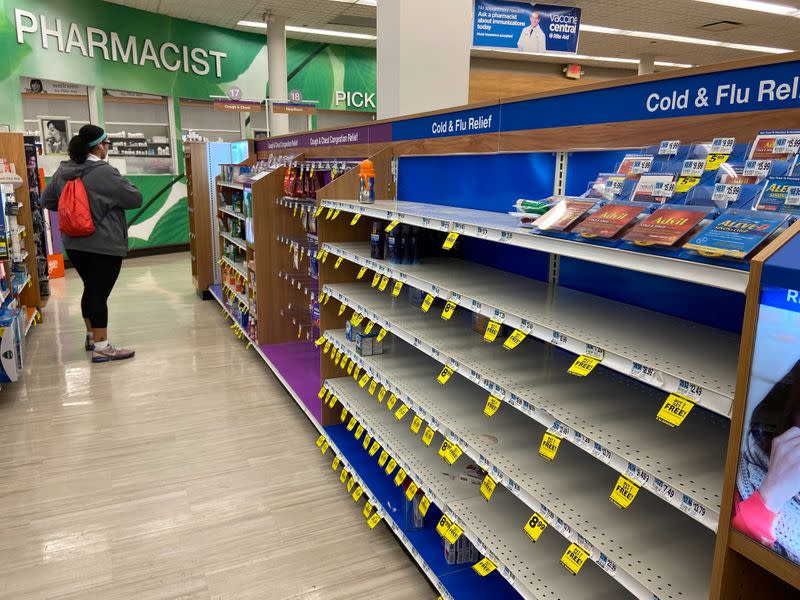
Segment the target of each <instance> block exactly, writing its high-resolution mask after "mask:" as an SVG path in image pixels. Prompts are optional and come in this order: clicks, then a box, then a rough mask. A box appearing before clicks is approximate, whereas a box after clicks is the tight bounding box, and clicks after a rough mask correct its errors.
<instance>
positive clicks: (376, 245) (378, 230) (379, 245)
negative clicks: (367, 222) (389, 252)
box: [369, 219, 385, 260]
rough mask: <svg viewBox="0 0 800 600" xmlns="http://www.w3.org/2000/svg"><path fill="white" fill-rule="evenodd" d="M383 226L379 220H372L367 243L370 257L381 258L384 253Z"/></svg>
mask: <svg viewBox="0 0 800 600" xmlns="http://www.w3.org/2000/svg"><path fill="white" fill-rule="evenodd" d="M383 229H384V227H383V222H382V221H379V220H377V219H376V220H375V221H373V222H372V234H371V235H370V236H369V237H370V243H369V255H370V257H371V258H377V259H378V260H383V258H384V254H383V250H384V235H385V232H384V230H383Z"/></svg>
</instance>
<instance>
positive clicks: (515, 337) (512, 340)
mask: <svg viewBox="0 0 800 600" xmlns="http://www.w3.org/2000/svg"><path fill="white" fill-rule="evenodd" d="M526 337H528V334H527V333H525V332H524V331H520V330H519V329H515V330H514V331H512V332H511V335H510V336H508V337H507V338H506V341H505V342H503V348H505V349H506V350H513V349H514V348H516V347H517V346H519V345H520V343H522V340H524V339H525V338H526Z"/></svg>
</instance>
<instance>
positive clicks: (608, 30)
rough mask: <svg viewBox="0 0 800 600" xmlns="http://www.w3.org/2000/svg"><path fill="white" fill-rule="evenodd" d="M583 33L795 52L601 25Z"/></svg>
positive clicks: (751, 50) (750, 49) (591, 26)
mask: <svg viewBox="0 0 800 600" xmlns="http://www.w3.org/2000/svg"><path fill="white" fill-rule="evenodd" d="M581 31H589V32H591V33H607V34H610V35H625V36H628V37H637V38H645V39H650V40H664V41H667V42H678V43H681V44H699V45H701V46H716V47H718V48H732V49H734V50H749V51H750V52H766V53H768V54H785V53H787V52H794V51H793V50H787V49H786V48H772V47H770V46H753V45H751V44H735V43H733V42H720V41H719V40H709V39H705V38H696V37H688V36H685V35H672V34H670V33H655V32H652V31H633V30H630V29H617V28H615V27H601V26H599V25H589V24H586V23H583V24H581Z"/></svg>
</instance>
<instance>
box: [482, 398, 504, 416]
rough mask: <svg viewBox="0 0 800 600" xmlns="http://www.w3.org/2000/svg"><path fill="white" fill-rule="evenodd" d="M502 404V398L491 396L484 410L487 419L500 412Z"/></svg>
mask: <svg viewBox="0 0 800 600" xmlns="http://www.w3.org/2000/svg"><path fill="white" fill-rule="evenodd" d="M502 403H503V401H502V400H500V398H498V397H496V396H492V395H491V394H489V398H488V399H487V400H486V406H485V407H484V408H483V414H484V415H486V416H487V417H491V416H492V415H494V413H496V412H497V411H498V410H499V408H500V405H501V404H502Z"/></svg>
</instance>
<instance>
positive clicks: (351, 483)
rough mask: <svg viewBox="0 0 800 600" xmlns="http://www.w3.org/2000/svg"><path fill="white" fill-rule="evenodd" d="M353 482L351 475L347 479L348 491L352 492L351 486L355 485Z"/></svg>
mask: <svg viewBox="0 0 800 600" xmlns="http://www.w3.org/2000/svg"><path fill="white" fill-rule="evenodd" d="M355 484H356V480H355V479H354V478H353V476H352V475H351V476H350V479H348V480H347V491H348V492H352V491H353V486H355Z"/></svg>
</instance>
